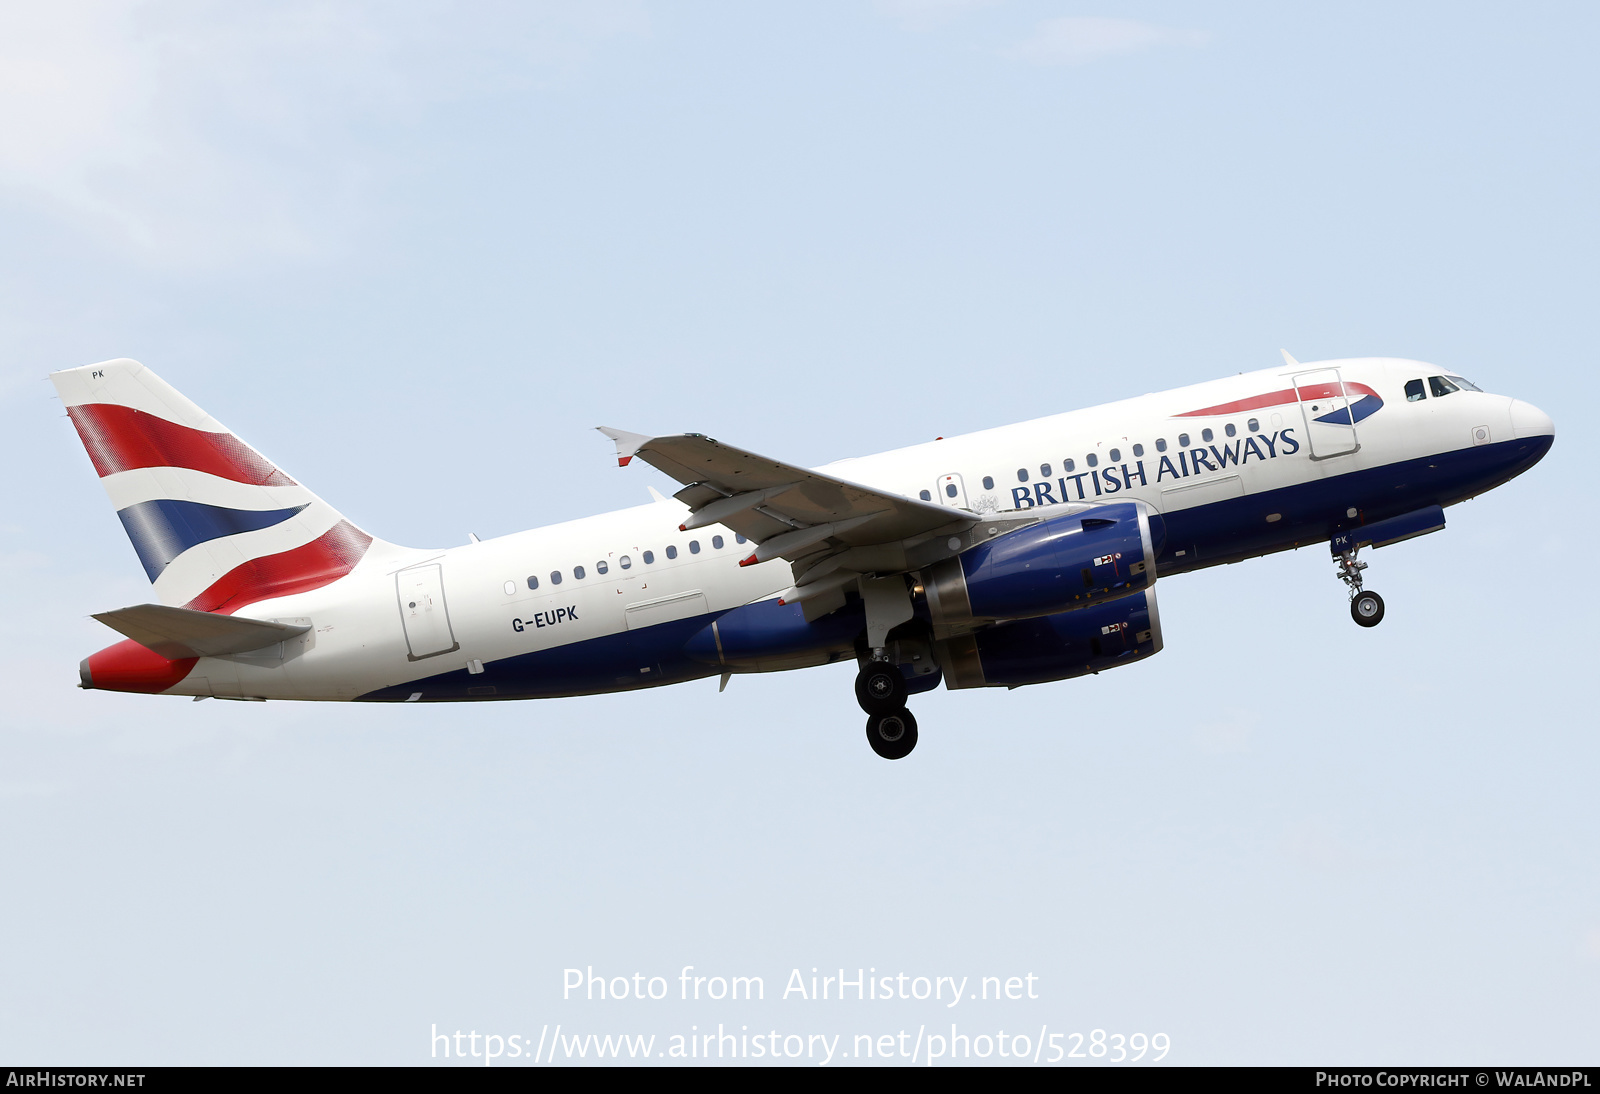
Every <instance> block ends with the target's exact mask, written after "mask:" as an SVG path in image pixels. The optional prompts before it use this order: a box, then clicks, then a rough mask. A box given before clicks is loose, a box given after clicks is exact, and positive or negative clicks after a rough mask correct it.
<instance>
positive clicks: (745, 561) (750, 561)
mask: <svg viewBox="0 0 1600 1094" xmlns="http://www.w3.org/2000/svg"><path fill="white" fill-rule="evenodd" d="M755 564H756V556H755V555H751V556H750V557H749V558H746V559H741V560H740V561H739V565H741V566H754V565H755Z"/></svg>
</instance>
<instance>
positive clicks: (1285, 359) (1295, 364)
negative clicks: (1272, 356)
mask: <svg viewBox="0 0 1600 1094" xmlns="http://www.w3.org/2000/svg"><path fill="white" fill-rule="evenodd" d="M1278 352H1279V353H1281V354H1283V363H1284V364H1286V365H1288V366H1289V367H1290V368H1299V367H1300V362H1299V361H1296V360H1295V359H1294V358H1293V357H1290V356H1289V351H1288V350H1286V349H1280V350H1279V351H1278Z"/></svg>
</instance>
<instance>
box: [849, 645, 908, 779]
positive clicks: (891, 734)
mask: <svg viewBox="0 0 1600 1094" xmlns="http://www.w3.org/2000/svg"><path fill="white" fill-rule="evenodd" d="M856 701H857V702H858V703H860V704H861V709H862V710H864V711H866V712H867V744H869V745H871V746H872V751H874V752H876V753H877V754H878V755H880V756H882V757H883V758H884V759H886V760H899V759H903V758H904V757H906V756H909V755H910V754H911V750H912V749H913V748H916V747H917V720H916V719H915V718H913V717H912V716H911V712H910V711H909V710H907V709H906V678H905V676H904V675H903V674H902V673H901V672H900V666H898V665H893V664H890V663H889V662H888V661H868V662H867V664H866V666H865V667H864V668H862V670H861V673H860V675H858V676H857V677H856Z"/></svg>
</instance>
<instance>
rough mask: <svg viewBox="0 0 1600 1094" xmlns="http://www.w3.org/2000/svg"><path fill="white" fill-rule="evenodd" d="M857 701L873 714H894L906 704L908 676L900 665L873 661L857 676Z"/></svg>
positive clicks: (862, 707) (863, 708)
mask: <svg viewBox="0 0 1600 1094" xmlns="http://www.w3.org/2000/svg"><path fill="white" fill-rule="evenodd" d="M856 702H858V703H860V704H861V709H862V710H864V711H866V712H867V713H868V714H872V715H884V714H893V713H894V712H895V711H897V710H899V709H900V708H901V707H903V706H905V705H906V678H905V676H904V674H902V673H901V671H900V666H898V665H891V664H889V663H888V662H887V661H871V662H868V664H867V667H866V668H864V669H862V670H861V672H860V674H859V675H857V676H856Z"/></svg>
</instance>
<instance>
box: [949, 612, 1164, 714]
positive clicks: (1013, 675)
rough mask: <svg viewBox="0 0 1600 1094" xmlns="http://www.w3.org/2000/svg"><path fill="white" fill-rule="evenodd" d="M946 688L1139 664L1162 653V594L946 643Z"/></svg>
mask: <svg viewBox="0 0 1600 1094" xmlns="http://www.w3.org/2000/svg"><path fill="white" fill-rule="evenodd" d="M938 647H939V653H938V655H939V662H940V665H941V667H942V668H943V669H944V680H945V686H946V687H947V688H949V689H951V690H952V691H954V690H957V689H959V688H985V687H988V688H993V687H1008V688H1015V687H1021V686H1022V685H1024V684H1042V683H1045V682H1047V681H1050V680H1070V679H1071V678H1072V677H1074V676H1083V675H1085V674H1087V673H1091V672H1101V671H1103V670H1105V669H1112V668H1117V667H1119V666H1121V665H1131V664H1132V663H1133V662H1135V661H1141V660H1143V659H1144V658H1146V657H1149V656H1151V655H1152V654H1155V653H1159V652H1160V651H1161V616H1160V614H1159V613H1158V612H1157V611H1156V594H1155V590H1154V589H1151V590H1149V591H1147V592H1140V593H1134V594H1133V595H1131V596H1125V597H1122V598H1121V599H1118V600H1113V601H1110V602H1109V603H1100V604H1095V605H1092V606H1091V607H1088V608H1080V609H1079V610H1077V611H1071V612H1060V613H1058V614H1056V615H1047V616H1043V617H1042V618H1038V619H1019V620H1017V621H1015V622H1012V623H1002V624H999V625H998V626H994V627H986V628H984V629H983V630H980V631H975V632H973V633H972V634H965V635H961V636H960V637H958V638H951V639H947V640H945V641H943V642H940V643H939V644H938Z"/></svg>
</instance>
